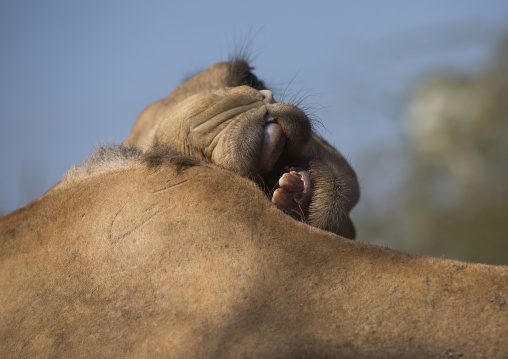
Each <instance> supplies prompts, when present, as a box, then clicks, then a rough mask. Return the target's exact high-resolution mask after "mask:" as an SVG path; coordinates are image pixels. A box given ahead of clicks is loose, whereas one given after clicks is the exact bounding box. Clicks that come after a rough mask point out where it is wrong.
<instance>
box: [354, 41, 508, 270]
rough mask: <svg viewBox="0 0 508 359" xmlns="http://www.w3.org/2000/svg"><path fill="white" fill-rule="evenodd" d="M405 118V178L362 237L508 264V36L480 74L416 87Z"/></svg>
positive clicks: (367, 221)
mask: <svg viewBox="0 0 508 359" xmlns="http://www.w3.org/2000/svg"><path fill="white" fill-rule="evenodd" d="M405 119H406V123H407V125H408V126H407V129H408V131H407V135H408V137H407V139H408V141H407V148H406V150H407V151H406V153H405V154H404V155H403V156H406V157H405V160H406V161H407V163H408V167H407V168H408V170H407V175H406V177H405V180H404V181H403V183H402V188H399V189H398V192H397V196H395V197H393V196H392V198H391V199H392V200H393V203H392V204H391V205H388V206H386V207H385V208H384V210H383V211H382V213H381V214H378V215H377V216H376V218H373V217H371V218H368V219H363V221H361V225H362V226H364V227H366V229H365V230H364V232H365V233H368V234H369V235H371V236H373V238H375V236H377V235H379V234H380V235H381V237H384V238H392V241H391V242H390V241H386V244H389V245H394V246H395V247H398V248H401V249H404V250H407V251H410V252H412V253H420V254H427V255H433V256H441V255H444V256H445V257H448V258H457V259H462V260H469V261H475V262H488V263H497V264H508V37H506V38H505V39H504V41H503V42H502V44H501V45H500V46H499V49H498V51H497V53H496V54H495V56H494V57H493V60H492V62H491V63H489V64H488V66H486V68H485V69H483V70H481V71H480V72H479V73H477V74H475V75H471V76H464V75H449V74H447V75H442V76H433V77H432V78H429V79H426V80H424V81H423V82H421V83H420V84H419V85H418V86H417V87H416V89H415V91H414V93H413V95H412V96H411V98H410V100H409V103H408V106H407V114H406V116H405ZM402 243H404V245H402Z"/></svg>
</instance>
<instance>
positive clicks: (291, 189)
mask: <svg viewBox="0 0 508 359" xmlns="http://www.w3.org/2000/svg"><path fill="white" fill-rule="evenodd" d="M284 170H285V172H284V173H283V174H282V175H281V176H280V178H279V182H278V187H277V188H276V189H275V191H274V192H273V194H272V202H273V203H274V204H275V205H276V206H277V207H278V208H279V209H281V210H283V211H284V212H286V213H288V214H290V215H293V216H296V217H303V218H304V217H305V215H306V214H307V213H308V210H309V205H310V203H311V200H312V195H313V187H314V186H313V180H312V177H311V175H310V173H309V172H308V171H307V170H305V169H304V168H302V167H288V166H286V167H285V168H284Z"/></svg>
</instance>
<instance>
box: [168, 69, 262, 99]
mask: <svg viewBox="0 0 508 359" xmlns="http://www.w3.org/2000/svg"><path fill="white" fill-rule="evenodd" d="M251 70H252V68H251V67H250V66H249V64H248V63H247V61H245V60H236V61H233V62H219V63H218V64H215V65H213V66H210V67H209V68H207V69H206V70H204V71H202V72H200V73H199V74H197V75H196V76H194V77H192V78H190V79H189V80H187V81H185V82H184V83H183V84H181V85H180V86H178V87H177V88H176V89H175V90H174V91H173V92H172V93H171V94H170V95H169V96H168V98H167V100H168V101H174V102H180V101H182V100H183V99H185V98H187V97H189V96H192V95H195V94H198V93H210V92H213V91H216V90H219V89H223V88H225V87H236V86H250V87H252V88H254V89H256V90H264V89H265V85H264V84H263V82H262V81H259V80H258V78H257V77H256V75H254V74H253V73H252V72H251Z"/></svg>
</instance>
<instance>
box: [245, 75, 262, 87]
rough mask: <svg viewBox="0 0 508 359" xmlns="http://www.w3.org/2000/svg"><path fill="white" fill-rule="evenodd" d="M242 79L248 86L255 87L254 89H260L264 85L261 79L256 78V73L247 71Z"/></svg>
mask: <svg viewBox="0 0 508 359" xmlns="http://www.w3.org/2000/svg"><path fill="white" fill-rule="evenodd" d="M243 79H244V81H245V82H244V83H245V84H246V85H248V86H250V87H252V88H253V89H256V90H262V89H264V86H263V84H262V82H261V81H259V80H258V78H257V77H256V75H254V74H253V73H252V72H250V71H249V72H247V74H246V75H245V77H244V78H243Z"/></svg>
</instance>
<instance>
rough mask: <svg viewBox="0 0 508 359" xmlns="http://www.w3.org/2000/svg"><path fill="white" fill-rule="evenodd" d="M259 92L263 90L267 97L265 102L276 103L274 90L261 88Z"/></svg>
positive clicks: (262, 92)
mask: <svg viewBox="0 0 508 359" xmlns="http://www.w3.org/2000/svg"><path fill="white" fill-rule="evenodd" d="M259 92H261V94H263V96H264V97H265V100H264V102H266V103H274V100H273V92H272V91H270V90H261V91H259Z"/></svg>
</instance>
